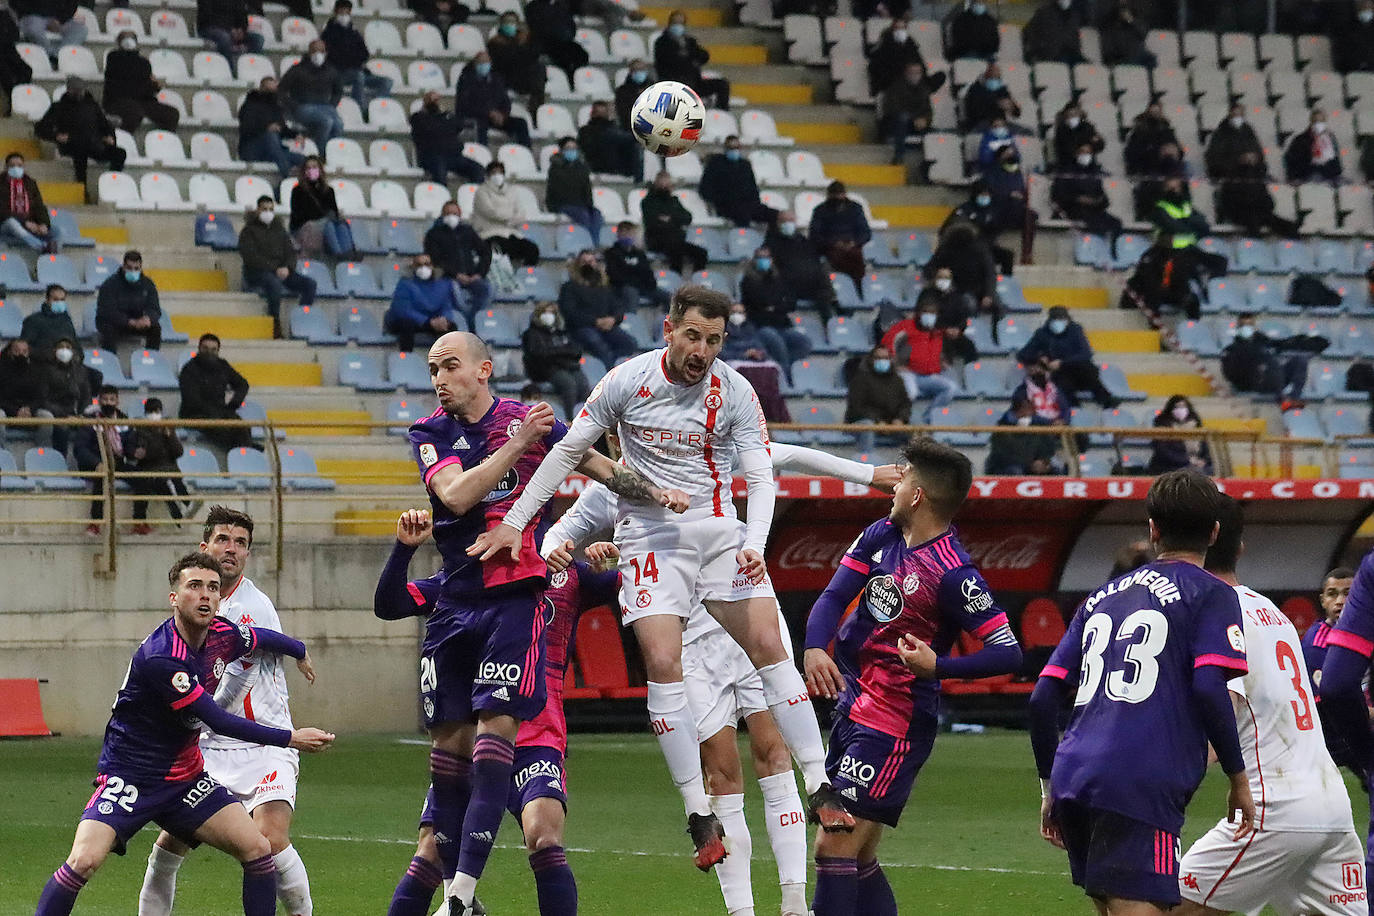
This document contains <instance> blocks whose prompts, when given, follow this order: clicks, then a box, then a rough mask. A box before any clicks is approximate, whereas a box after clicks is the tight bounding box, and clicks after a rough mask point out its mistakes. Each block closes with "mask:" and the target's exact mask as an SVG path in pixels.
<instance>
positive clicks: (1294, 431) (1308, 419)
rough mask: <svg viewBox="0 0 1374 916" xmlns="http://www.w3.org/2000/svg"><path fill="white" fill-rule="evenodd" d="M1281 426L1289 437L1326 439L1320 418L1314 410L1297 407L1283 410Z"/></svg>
mask: <svg viewBox="0 0 1374 916" xmlns="http://www.w3.org/2000/svg"><path fill="white" fill-rule="evenodd" d="M1283 428H1284V431H1285V432H1287V433H1288V435H1289V437H1290V438H1294V439H1323V440H1324V439H1326V431H1325V430H1324V429H1322V424H1321V419H1320V418H1319V417H1318V416H1317V412H1316V411H1315V410H1309V409H1304V408H1299V409H1296V410H1285V411H1284V412H1283Z"/></svg>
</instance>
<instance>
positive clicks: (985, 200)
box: [973, 194, 992, 207]
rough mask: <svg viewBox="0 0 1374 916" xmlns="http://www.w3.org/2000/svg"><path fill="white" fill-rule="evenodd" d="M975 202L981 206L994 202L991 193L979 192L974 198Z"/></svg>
mask: <svg viewBox="0 0 1374 916" xmlns="http://www.w3.org/2000/svg"><path fill="white" fill-rule="evenodd" d="M973 202H974V203H975V204H977V205H978V206H980V207H986V206H988V205H989V204H991V203H992V196H991V195H989V194H979V195H978V196H977V197H975V198H973Z"/></svg>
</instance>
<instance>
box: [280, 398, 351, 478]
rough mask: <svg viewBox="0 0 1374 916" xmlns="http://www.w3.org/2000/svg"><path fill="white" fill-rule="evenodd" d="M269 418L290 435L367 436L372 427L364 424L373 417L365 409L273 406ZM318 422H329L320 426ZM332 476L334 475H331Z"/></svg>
mask: <svg viewBox="0 0 1374 916" xmlns="http://www.w3.org/2000/svg"><path fill="white" fill-rule="evenodd" d="M267 418H268V419H269V420H271V421H272V422H273V423H275V424H277V428H278V429H281V430H284V431H285V432H286V434H287V435H288V436H330V437H334V436H366V435H368V434H369V433H370V432H371V428H370V427H368V426H366V425H363V426H359V425H358V423H359V422H361V423H363V424H366V423H367V422H368V421H369V420H371V419H372V415H371V414H370V413H368V412H367V411H365V410H338V409H336V410H322V409H320V408H311V409H309V410H290V409H285V408H273V409H271V410H268V411H267ZM293 423H308V424H310V425H306V426H293V425H291V424H293ZM317 423H327V424H329V425H328V426H319V425H316V424H317ZM331 476H332V475H331Z"/></svg>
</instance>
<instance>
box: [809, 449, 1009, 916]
mask: <svg viewBox="0 0 1374 916" xmlns="http://www.w3.org/2000/svg"><path fill="white" fill-rule="evenodd" d="M902 459H903V461H904V462H905V464H906V469H905V471H904V472H903V474H902V477H901V479H900V480H899V481H898V482H897V487H896V493H895V494H894V496H893V498H892V512H891V513H890V514H889V516H888V517H887V518H884V519H883V520H882V521H879V522H875V523H874V524H872V525H869V526H868V527H867V528H866V529H864V531H863V533H862V534H860V535H859V537H858V538H857V539H856V540H855V541H854V543H853V545H851V546H850V548H849V550H848V551H846V553H845V555H844V558H843V559H842V560H841V561H840V568H839V569H838V570H836V572H835V577H834V578H833V579H831V580H830V584H829V585H828V586H827V587H826V589H825V591H824V592H822V593H821V596H820V598H819V599H818V600H817V602H816V605H815V607H813V608H812V610H811V615H810V617H809V618H808V619H807V623H806V654H805V656H804V659H803V660H804V663H805V665H806V679H807V684H808V686H809V687H810V689H811V692H812V693H813V694H814V695H816V696H826V697H831V698H834V697H836V696H837V695H838V697H839V703H838V705H837V706H836V709H835V724H834V726H833V728H832V730H831V733H830V755H829V757H828V758H827V760H826V772H827V773H828V774H829V775H830V779H831V780H832V781H833V782H834V785H835V788H836V790H837V791H839V792H840V793H841V794H842V795H843V796H844V797H845V798H846V799H847V800H848V804H849V808H850V810H851V811H853V812H854V815H855V819H856V821H857V825H856V827H855V829H854V832H853V833H852V834H836V833H820V834H817V836H816V896H815V899H814V900H813V901H812V908H813V909H814V910H815V913H816V916H857V914H863V916H896V913H897V903H896V900H895V899H894V897H893V895H892V888H891V887H890V886H889V885H888V883H887V877H886V876H885V875H884V874H883V870H882V868H881V866H880V865H879V864H878V843H879V841H880V840H881V839H882V829H883V825H884V824H886V825H887V826H889V827H896V826H897V820H898V818H899V817H900V816H901V813H902V809H903V808H904V807H905V806H906V801H907V797H908V796H909V795H910V794H911V789H912V787H913V786H914V785H915V783H916V774H917V772H918V771H919V770H920V769H921V766H922V765H923V764H924V763H925V761H926V758H927V757H929V756H930V751H931V747H932V746H933V745H934V743H935V734H936V732H937V731H938V730H939V719H938V711H939V702H940V680H939V679H940V678H943V677H960V678H977V677H991V676H993V675H998V674H1009V673H1011V672H1013V671H1015V670H1017V669H1018V668H1019V667H1020V666H1021V647H1020V646H1019V645H1018V644H1017V642H1016V637H1015V635H1013V634H1012V631H1011V626H1010V625H1009V624H1008V623H1007V615H1006V614H1005V613H1003V612H1002V609H1001V608H999V607H998V606H997V602H996V600H995V599H994V598H993V596H992V592H991V591H990V590H989V588H988V585H987V583H986V582H985V581H983V577H982V575H980V574H979V572H978V570H977V569H976V568H975V567H974V565H973V561H972V560H971V559H970V558H969V555H968V553H967V552H965V550H964V548H963V546H962V545H961V544H960V543H959V539H958V537H957V536H956V535H955V532H954V529H953V527H952V525H951V523H952V521H953V519H954V516H955V515H956V514H957V513H958V512H959V508H960V507H961V506H962V505H963V504H964V499H965V498H966V497H967V496H968V491H969V487H971V486H972V485H973V469H972V467H971V466H970V464H969V460H968V458H966V457H965V456H964V455H963V454H961V453H960V452H958V451H956V450H955V449H952V448H950V447H949V446H947V445H943V444H941V443H939V442H936V441H935V440H933V439H928V438H919V439H914V440H912V441H911V442H910V443H908V444H907V445H906V447H905V448H903V449H902ZM861 594H862V596H863V597H862V599H861V600H860V601H859V605H858V608H857V609H856V610H855V611H854V613H853V614H851V615H850V616H849V617H848V618H847V619H846V620H845V621H844V624H843V625H841V623H840V618H841V616H842V615H843V614H844V612H845V610H846V608H848V607H849V605H850V603H851V602H853V600H854V599H855V598H858V597H859V596H860V595H861ZM961 631H964V632H968V633H971V634H973V635H974V636H975V637H977V638H979V639H981V640H982V641H983V648H982V649H980V650H979V651H977V652H974V653H972V654H970V655H966V656H961V657H950V656H949V655H948V653H949V651H950V649H951V648H952V647H953V646H954V644H955V643H956V642H957V641H958V639H959V634H960V632H961ZM832 640H833V641H834V642H835V659H834V660H832V659H831V657H830V656H829V654H827V652H826V646H828V645H829V644H830V643H831V641H832ZM837 662H838V665H837V664H836V663H837Z"/></svg>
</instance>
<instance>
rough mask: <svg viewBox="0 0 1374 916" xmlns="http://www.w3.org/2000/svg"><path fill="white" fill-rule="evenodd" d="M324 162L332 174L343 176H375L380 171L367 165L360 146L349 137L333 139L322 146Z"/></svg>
mask: <svg viewBox="0 0 1374 916" xmlns="http://www.w3.org/2000/svg"><path fill="white" fill-rule="evenodd" d="M324 155H325V161H326V162H327V163H328V164H329V168H330V170H331V171H333V172H337V173H341V174H345V175H375V174H377V173H378V172H379V171H380V170H379V169H375V168H373V167H372V166H369V165H368V164H367V157H366V156H365V155H364V154H363V148H362V145H361V144H359V143H358V141H357V140H354V139H352V138H351V137H335V138H334V139H333V140H330V141H329V142H328V143H326V144H325V145H324Z"/></svg>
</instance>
